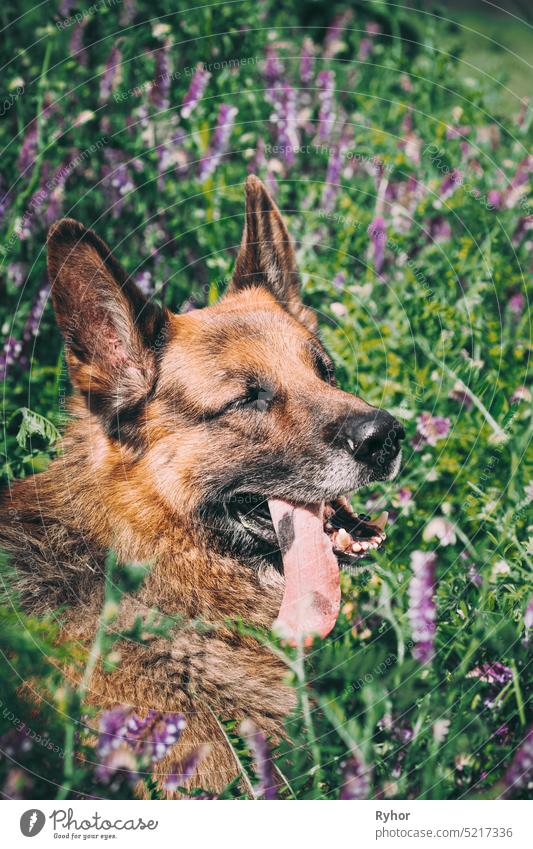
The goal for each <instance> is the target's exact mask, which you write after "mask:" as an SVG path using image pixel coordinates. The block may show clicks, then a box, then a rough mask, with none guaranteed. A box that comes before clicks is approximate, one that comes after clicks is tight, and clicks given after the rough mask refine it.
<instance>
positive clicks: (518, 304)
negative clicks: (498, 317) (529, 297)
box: [507, 292, 526, 318]
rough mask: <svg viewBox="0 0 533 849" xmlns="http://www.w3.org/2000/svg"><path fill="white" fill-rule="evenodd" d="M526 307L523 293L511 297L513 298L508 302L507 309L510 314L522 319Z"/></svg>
mask: <svg viewBox="0 0 533 849" xmlns="http://www.w3.org/2000/svg"><path fill="white" fill-rule="evenodd" d="M525 305H526V299H525V298H524V296H523V294H522V292H516V293H515V294H514V295H511V297H510V298H509V300H508V301H507V308H508V310H509V312H510V313H512V315H514V316H515V317H516V318H521V317H522V313H523V312H524V307H525Z"/></svg>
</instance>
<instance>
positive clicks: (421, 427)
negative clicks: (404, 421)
mask: <svg viewBox="0 0 533 849" xmlns="http://www.w3.org/2000/svg"><path fill="white" fill-rule="evenodd" d="M449 432H450V419H449V418H446V417H444V416H432V415H431V413H421V414H420V415H419V417H418V419H417V420H416V433H415V437H414V439H413V441H412V445H413V448H414V449H415V451H421V450H422V448H424V447H425V446H426V445H431V446H435V445H436V444H437V442H438V441H439V439H445V438H446V437H447V436H448V434H449Z"/></svg>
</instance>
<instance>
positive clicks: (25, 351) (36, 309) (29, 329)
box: [19, 280, 50, 368]
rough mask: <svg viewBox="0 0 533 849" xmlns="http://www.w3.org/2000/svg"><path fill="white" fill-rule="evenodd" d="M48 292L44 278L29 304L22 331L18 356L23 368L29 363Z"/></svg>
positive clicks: (48, 284) (47, 283) (47, 284)
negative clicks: (20, 348)
mask: <svg viewBox="0 0 533 849" xmlns="http://www.w3.org/2000/svg"><path fill="white" fill-rule="evenodd" d="M49 294H50V283H49V282H48V280H45V282H44V283H43V284H42V285H41V286H40V287H39V289H38V291H37V294H36V296H35V300H34V301H33V304H32V305H31V309H30V311H29V313H28V317H27V319H26V323H25V325H24V329H23V331H22V350H21V353H20V357H19V363H20V365H21V366H23V367H24V368H25V367H26V366H27V365H28V363H29V359H30V355H31V346H32V342H33V340H34V339H36V338H37V336H38V335H39V328H40V326H41V319H42V317H43V313H44V309H45V307H46V304H47V301H48V295H49Z"/></svg>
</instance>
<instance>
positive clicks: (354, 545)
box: [352, 542, 363, 554]
mask: <svg viewBox="0 0 533 849" xmlns="http://www.w3.org/2000/svg"><path fill="white" fill-rule="evenodd" d="M362 550H363V549H362V548H361V544H360V543H359V542H354V543H352V551H353V553H354V554H358V553H359V552H360V551H362Z"/></svg>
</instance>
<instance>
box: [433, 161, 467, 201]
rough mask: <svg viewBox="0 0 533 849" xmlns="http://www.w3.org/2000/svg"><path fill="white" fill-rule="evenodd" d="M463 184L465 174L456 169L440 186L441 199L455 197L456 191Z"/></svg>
mask: <svg viewBox="0 0 533 849" xmlns="http://www.w3.org/2000/svg"><path fill="white" fill-rule="evenodd" d="M462 182H463V174H462V172H461V170H460V169H459V168H454V169H453V170H452V171H450V172H449V173H448V174H447V175H446V176H445V178H444V180H443V181H442V183H441V184H440V189H439V194H440V196H441V198H443V200H444V199H446V198H449V197H450V195H453V193H454V191H455V190H456V189H457V187H458V186H460V185H461V183H462Z"/></svg>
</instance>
